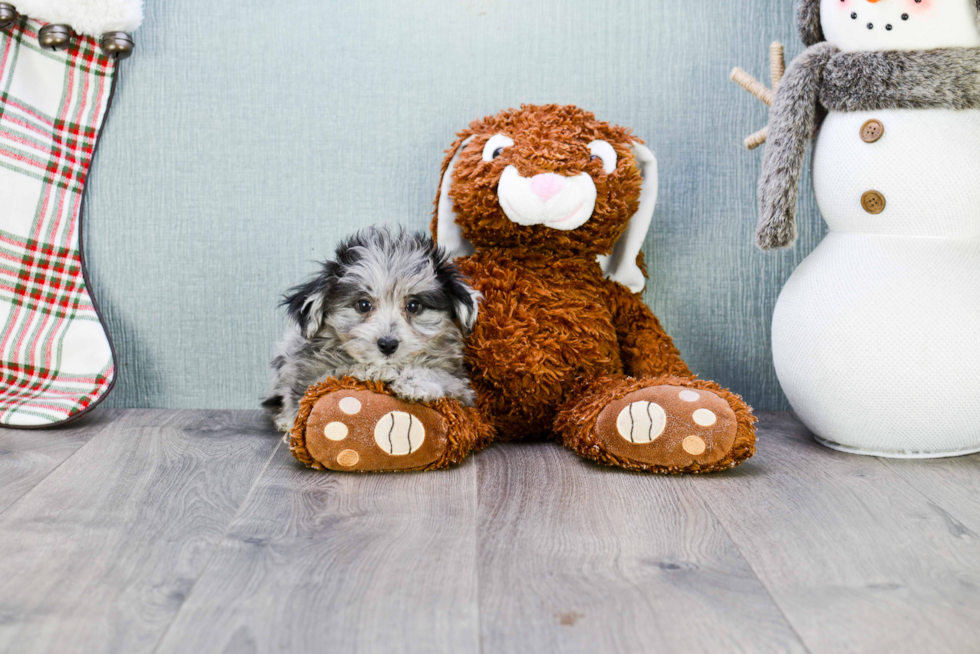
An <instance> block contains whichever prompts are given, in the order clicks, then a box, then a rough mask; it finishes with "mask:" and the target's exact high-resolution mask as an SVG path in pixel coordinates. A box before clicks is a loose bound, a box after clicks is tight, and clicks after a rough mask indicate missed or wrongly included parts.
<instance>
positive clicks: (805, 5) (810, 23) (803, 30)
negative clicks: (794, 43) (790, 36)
mask: <svg viewBox="0 0 980 654" xmlns="http://www.w3.org/2000/svg"><path fill="white" fill-rule="evenodd" d="M974 2H975V4H976V6H977V25H978V26H980V0H974ZM798 11H799V22H800V38H801V39H803V43H804V44H806V46H807V47H810V46H811V45H816V44H817V43H820V42H821V41H823V40H825V39H824V36H823V28H822V27H821V26H820V0H800V4H799V7H798Z"/></svg>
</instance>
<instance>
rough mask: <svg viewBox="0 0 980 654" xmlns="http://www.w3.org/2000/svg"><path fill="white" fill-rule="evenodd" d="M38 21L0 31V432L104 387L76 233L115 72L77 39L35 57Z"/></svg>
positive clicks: (105, 375) (104, 356) (98, 327)
mask: <svg viewBox="0 0 980 654" xmlns="http://www.w3.org/2000/svg"><path fill="white" fill-rule="evenodd" d="M43 25H44V23H39V22H37V21H34V20H29V19H26V18H25V19H21V20H20V21H18V22H17V23H16V24H14V25H11V26H10V27H7V28H6V29H4V30H2V31H0V425H4V426H13V427H38V426H46V425H53V424H57V423H60V422H63V421H65V420H69V419H71V418H72V417H75V416H77V415H78V414H80V413H82V412H83V411H85V410H86V409H89V408H91V407H92V406H94V405H95V404H96V403H98V402H99V401H100V400H101V399H102V398H103V397H105V395H106V393H108V391H109V389H110V388H111V386H112V382H113V380H114V367H113V360H112V347H111V346H110V344H109V339H108V337H107V335H106V333H105V330H104V328H103V325H102V323H101V321H100V318H99V315H98V312H97V310H96V307H95V305H94V303H93V302H92V298H91V296H90V295H89V293H88V290H87V288H86V285H85V274H84V268H83V262H82V253H81V249H80V247H79V229H80V226H81V224H80V214H81V205H82V195H83V191H84V189H85V179H86V176H87V175H88V171H89V165H90V164H91V162H92V155H93V153H94V152H95V144H96V141H97V139H98V136H99V131H100V129H101V128H102V123H103V120H104V119H105V115H106V111H107V110H108V106H109V99H110V97H111V95H112V85H113V80H114V76H115V64H114V62H113V61H112V60H111V59H109V58H108V57H106V56H105V55H103V54H102V53H101V51H100V48H99V46H98V44H97V43H96V41H95V40H94V39H91V38H88V37H82V36H78V35H76V36H75V37H74V38H73V39H72V44H71V47H70V48H69V49H68V50H67V51H63V52H48V51H46V50H42V49H41V48H40V46H39V45H38V43H37V32H38V30H39V29H40V28H41V27H42V26H43Z"/></svg>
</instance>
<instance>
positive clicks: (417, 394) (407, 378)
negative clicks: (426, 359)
mask: <svg viewBox="0 0 980 654" xmlns="http://www.w3.org/2000/svg"><path fill="white" fill-rule="evenodd" d="M389 388H391V391H392V392H393V393H394V394H395V395H397V396H398V397H400V398H401V399H403V400H405V401H407V402H435V401H436V400H438V399H440V398H443V397H446V395H447V394H446V388H445V385H444V384H442V383H440V380H439V379H438V376H436V375H434V374H429V373H428V372H424V371H411V372H406V373H404V374H402V376H401V377H399V378H398V379H396V380H395V381H393V382H392V383H391V384H389Z"/></svg>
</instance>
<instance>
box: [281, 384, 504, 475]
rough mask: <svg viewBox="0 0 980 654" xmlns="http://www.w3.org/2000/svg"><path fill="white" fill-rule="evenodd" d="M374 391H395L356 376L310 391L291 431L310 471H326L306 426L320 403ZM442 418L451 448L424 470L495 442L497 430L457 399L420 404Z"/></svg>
mask: <svg viewBox="0 0 980 654" xmlns="http://www.w3.org/2000/svg"><path fill="white" fill-rule="evenodd" d="M343 390H347V391H371V392H374V393H380V394H383V395H392V396H394V395H395V393H394V392H393V391H391V389H389V388H388V387H387V386H386V385H385V384H384V383H383V382H380V381H361V380H359V379H354V378H353V377H344V378H342V379H326V380H324V381H322V382H320V383H319V384H314V385H313V386H311V387H310V388H309V390H307V392H306V395H304V396H303V399H301V400H300V403H299V413H298V414H297V416H296V421H295V423H294V425H293V428H292V430H291V431H290V432H289V451H290V452H292V454H293V456H294V457H296V459H297V460H299V461H300V462H302V463H304V464H305V465H306V466H308V467H310V468H314V469H316V470H323V469H324V468H323V466H322V465H320V464H319V463H318V462H317V461H316V460H315V459H314V458H313V457H312V456H311V455H310V453H309V451H308V450H307V449H306V424H307V422H308V421H309V419H310V413H311V412H312V411H313V406H314V405H315V404H316V403H317V400H319V399H320V398H322V397H324V396H325V395H328V394H330V393H334V392H336V391H343ZM418 404H420V405H421V406H425V407H428V408H430V409H432V410H434V411H436V412H437V413H439V415H440V416H442V419H443V420H444V421H445V426H446V436H447V438H448V439H449V447H448V448H446V451H445V453H444V454H443V456H442V457H441V458H440V459H438V460H436V461H434V462H433V463H431V464H429V465H428V466H426V467H424V468H421V470H442V469H445V468H448V467H449V466H451V465H455V464H457V463H459V462H460V461H462V460H463V459H464V458H465V457H466V456H467V455H468V454H470V453H472V452H474V451H476V450H480V449H482V448H484V447H486V446H487V445H488V444H489V443H490V441H491V440H493V428H492V427H491V426H490V425H488V424H487V423H486V421H484V420H483V418H482V417H481V416H480V414H479V412H478V411H477V410H476V409H474V408H472V407H466V406H463V405H462V404H460V403H459V402H458V401H457V400H452V399H449V398H440V399H438V400H436V401H434V402H419V403H418Z"/></svg>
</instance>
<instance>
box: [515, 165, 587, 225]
mask: <svg viewBox="0 0 980 654" xmlns="http://www.w3.org/2000/svg"><path fill="white" fill-rule="evenodd" d="M497 198H498V200H499V201H500V207H501V208H502V209H503V210H504V214H506V215H507V218H509V219H510V220H511V222H515V223H517V224H518V225H544V226H546V227H551V228H553V229H560V230H563V231H568V230H572V229H576V228H578V227H581V226H582V225H584V224H585V223H586V222H588V220H589V218H591V217H592V211H593V210H594V209H595V200H596V188H595V182H594V181H592V177H591V176H590V175H589V174H588V173H581V174H578V175H575V176H574V177H564V176H562V175H556V174H555V173H543V174H540V175H535V176H534V177H522V176H521V174H520V173H519V172H517V168H515V167H514V166H507V167H506V168H505V169H504V172H503V174H502V175H501V176H500V183H499V184H498V186H497Z"/></svg>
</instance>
